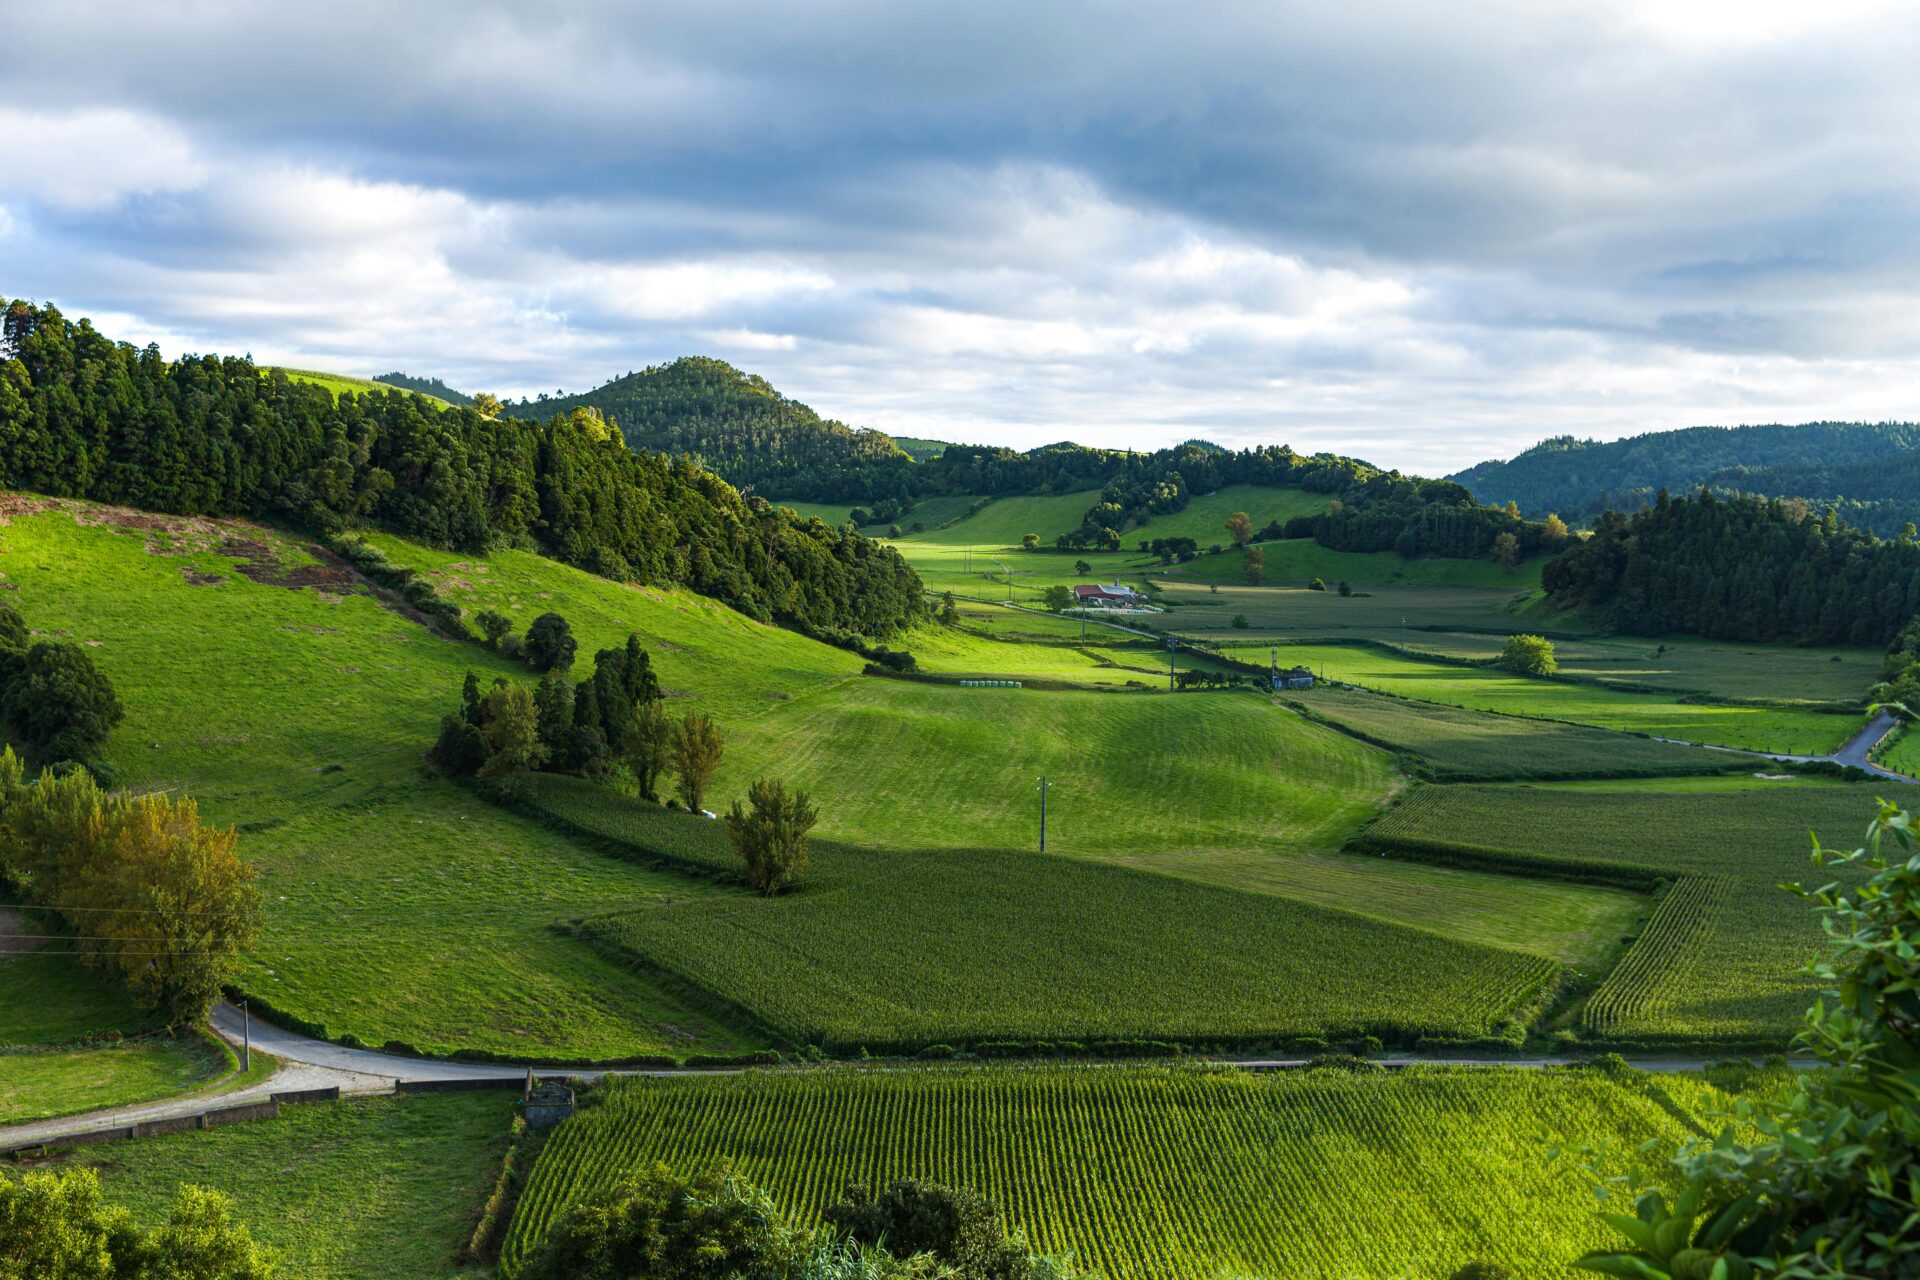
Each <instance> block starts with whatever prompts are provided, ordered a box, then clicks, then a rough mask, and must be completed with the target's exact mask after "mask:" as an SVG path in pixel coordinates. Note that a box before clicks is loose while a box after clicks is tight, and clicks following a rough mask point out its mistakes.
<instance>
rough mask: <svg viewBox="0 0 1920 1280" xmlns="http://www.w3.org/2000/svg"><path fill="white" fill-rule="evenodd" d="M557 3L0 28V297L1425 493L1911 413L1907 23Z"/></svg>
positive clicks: (1366, 8)
mask: <svg viewBox="0 0 1920 1280" xmlns="http://www.w3.org/2000/svg"><path fill="white" fill-rule="evenodd" d="M562 7H563V8H564V9H565V10H566V14H565V15H564V16H553V15H551V14H549V13H547V12H546V11H545V10H546V9H547V8H548V7H547V6H543V5H529V4H515V5H511V6H498V7H496V6H493V5H490V4H482V3H444V4H441V3H419V2H417V0H408V3H404V4H397V3H394V2H393V0H383V2H382V3H357V2H355V0H345V2H336V3H329V4H326V5H290V4H286V3H282V2H280V0H266V2H262V3H251V4H250V3H235V2H231V0H182V2H181V3H174V4H165V5H156V4H132V3H118V4H101V3H89V2H88V0H61V3H58V4H29V3H26V2H25V0H0V33H4V34H3V35H0V296H7V295H12V296H27V297H31V298H34V299H37V300H44V301H51V302H54V303H56V304H57V305H59V306H60V307H61V308H62V309H63V310H65V311H67V312H68V313H69V314H71V315H88V316H91V317H93V319H94V320H95V322H96V323H97V324H98V325H100V326H101V327H102V328H103V329H106V330H108V331H109V332H111V333H114V334H116V335H118V336H124V337H127V338H129V339H133V340H137V341H141V342H145V341H149V340H151V341H157V342H158V343H159V344H160V345H161V347H162V349H163V350H165V351H167V352H168V354H177V353H179V352H183V351H207V350H217V351H251V352H253V354H254V355H255V357H256V358H258V359H261V360H263V361H275V362H282V363H291V364H298V365H302V366H306V367H322V368H328V369H335V370H340V371H343V372H352V373H359V374H374V373H379V372H382V371H384V370H386V369H390V368H396V367H397V368H401V369H404V370H407V371H409V372H414V373H418V374H422V375H427V376H432V375H438V376H442V377H444V378H446V379H447V381H448V382H449V383H451V384H452V385H454V386H457V387H461V388H464V389H468V390H492V391H494V392H496V393H498V394H501V395H503V396H504V395H519V394H525V393H535V392H538V391H541V390H558V389H561V388H565V389H568V390H580V389H584V388H586V387H588V386H592V385H595V384H597V383H599V382H601V381H604V380H605V379H606V378H608V377H610V376H614V375H617V374H620V373H624V372H627V371H628V370H632V369H639V368H643V367H645V366H646V365H649V364H653V363H657V362H660V361H663V360H667V359H671V358H672V357H674V356H676V355H680V354H684V353H689V352H701V353H708V354H713V355H717V356H720V357H722V358H724V359H727V360H730V361H732V362H734V363H736V364H738V365H741V366H743V367H745V368H749V369H752V370H755V371H758V372H761V373H764V374H765V375H766V376H767V377H769V378H770V379H772V381H773V382H774V384H775V385H777V386H779V387H780V388H781V389H783V390H784V391H786V392H787V393H788V394H790V395H793V396H795V397H797V398H800V399H803V400H806V401H807V402H809V403H811V404H812V405H814V407H815V408H817V409H819V410H820V411H821V412H823V413H826V414H829V415H831V416H835V417H839V418H842V419H844V420H846V421H848V422H852V423H855V424H857V425H865V426H876V427H880V428H883V429H886V430H888V431H892V432H894V433H896V434H906V435H929V436H936V437H945V438H952V439H965V440H978V441H990V442H995V443H1006V444H1015V445H1033V444H1040V443H1045V442H1048V441H1052V440H1057V439H1062V438H1072V439H1077V440H1081V441H1085V442H1088V443H1102V444H1114V445H1135V446H1154V445H1159V444H1164V443H1169V442H1172V441H1176V440H1179V439H1184V438H1187V437H1189V436H1194V435H1204V436H1207V437H1209V438H1212V439H1215V440H1220V441H1222V442H1226V443H1233V444H1240V443H1257V442H1282V441H1285V442H1290V443H1292V444H1293V445H1294V446H1295V447H1296V448H1301V449H1322V448H1329V449H1336V450H1339V451H1342V452H1348V453H1354V454H1359V455H1361V456H1366V457H1370V458H1373V459H1376V460H1378V461H1381V462H1384V463H1388V464H1392V465H1399V466H1403V467H1407V468H1409V469H1415V470H1423V471H1429V472H1440V471H1447V470H1452V469H1454V468H1456V467H1458V466H1463V465H1466V464H1468V463H1470V462H1473V461H1476V460H1478V459H1480V458H1482V457H1488V456H1506V455H1510V454H1511V453H1513V452H1515V451H1517V450H1518V449H1520V448H1523V447H1525V446H1526V445H1527V444H1530V443H1532V442H1533V441H1534V440H1537V439H1538V438H1540V437H1542V436H1546V435H1553V434H1559V433H1562V432H1572V433H1575V434H1581V435H1596V436H1617V435H1624V434H1630V433H1633V432H1637V431H1644V430H1655V429H1662V428H1667V427H1675V426H1686V425H1693V424H1698V423H1733V422H1743V421H1801V420H1806V419H1812V418H1823V417H1825V418H1862V419H1880V418H1890V417H1898V418H1908V419H1911V418H1914V417H1916V416H1920V363H1917V362H1916V359H1915V357H1916V355H1920V306H1916V305H1915V303H1916V300H1917V296H1920V76H1917V75H1916V74H1915V72H1914V68H1915V67H1916V66H1920V15H1916V14H1915V12H1914V11H1913V8H1912V6H1904V7H1903V6H1898V5H1892V4H1881V3H1876V2H1874V0H1864V2H1862V0H1820V3H1817V4H1810V3H1806V2H1805V0H1791V2H1787V0H1743V2H1741V3H1731V2H1727V3H1706V4H1693V5H1689V4H1686V3H1683V2H1679V0H1644V2H1635V3H1625V4H1618V5H1601V4H1582V5H1560V4H1554V3H1549V2H1547V0H1527V2H1525V3H1514V4H1472V3H1467V4H1433V3H1430V0H1422V2H1420V3H1408V4H1385V3H1358V2H1356V0H1345V2H1344V3H1332V4H1324V5H1322V4H1293V3H1286V2H1284V0H1266V2H1264V3H1249V4H1231V3H1207V4H1198V5H1183V4H1168V3H1166V2H1165V0H1151V2H1148V3H1138V4H1135V3H1052V2H1049V0H1020V2H1017V3H1006V4H1002V3H997V2H995V0H970V3H968V4H965V5H958V4H953V5H941V6H932V5H922V4H912V3H904V2H902V0H876V2H873V3H841V2H839V0H808V2H807V3H804V4H794V3H790V2H789V3H779V4H773V3H764V4H762V3H733V2H731V0H705V2H703V3H700V4H697V5H692V4H689V5H678V4H666V3H648V4H614V3H581V4H570V5H565V6H562ZM1903 8H1904V9H1905V12H1903V11H1902V10H1903Z"/></svg>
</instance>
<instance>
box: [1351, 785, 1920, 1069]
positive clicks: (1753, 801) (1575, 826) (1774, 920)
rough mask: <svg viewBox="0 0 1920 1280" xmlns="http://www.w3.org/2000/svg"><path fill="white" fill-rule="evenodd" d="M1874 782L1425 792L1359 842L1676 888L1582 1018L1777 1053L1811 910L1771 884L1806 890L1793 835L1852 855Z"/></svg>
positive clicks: (1813, 929)
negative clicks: (1814, 839) (1848, 850)
mask: <svg viewBox="0 0 1920 1280" xmlns="http://www.w3.org/2000/svg"><path fill="white" fill-rule="evenodd" d="M1912 791H1913V789H1912V788H1910V787H1904V786H1902V785H1900V784H1896V783H1888V782H1885V781H1879V782H1872V783H1838V782H1830V781H1826V780H1822V779H1794V780H1780V781H1768V780H1763V779H1756V778H1753V777H1744V778H1726V779H1713V778H1689V779H1673V780H1646V781H1640V782H1620V783H1610V784H1587V785H1579V784H1572V785H1564V786H1538V785H1536V786H1465V785H1456V786H1446V787H1428V788H1425V789H1423V790H1422V791H1421V792H1420V793H1419V794H1417V795H1415V796H1414V797H1412V798H1411V799H1410V800H1409V801H1408V802H1406V803H1405V804H1402V805H1400V806H1399V807H1398V808H1396V809H1395V810H1394V811H1393V812H1391V813H1389V814H1388V815H1387V816H1386V817H1384V818H1382V819H1381V820H1380V821H1379V822H1378V823H1376V824H1375V825H1374V826H1373V827H1372V829H1371V830H1370V831H1369V833H1368V838H1369V840H1370V842H1371V843H1372V844H1373V845H1374V847H1376V848H1379V849H1382V850H1385V851H1387V852H1389V853H1392V852H1394V851H1396V850H1397V851H1400V852H1402V853H1404V854H1406V855H1407V856H1411V857H1418V858H1421V859H1425V860H1438V861H1447V860H1458V861H1461V862H1464V863H1468V864H1471V865H1475V866H1481V867H1496V866H1497V867H1501V868H1504V869H1508V870H1512V871H1514V872H1517V873H1520V874H1528V873H1532V874H1542V875H1550V876H1571V877H1574V878H1588V877H1596V876H1597V877H1601V878H1611V879H1614V880H1616V881H1619V880H1629V881H1630V880H1631V879H1633V878H1634V877H1645V878H1646V879H1647V880H1648V881H1649V882H1650V883H1654V882H1666V881H1671V882H1675V887H1674V888H1673V889H1672V890H1671V891H1670V892H1668V893H1667V895H1666V896H1665V898H1663V901H1662V905H1661V907H1660V909H1659V910H1658V911H1657V912H1656V913H1655V916H1654V918H1653V919H1652V920H1651V921H1649V924H1648V928H1647V929H1646V930H1645V931H1644V932H1643V933H1642V935H1641V936H1640V938H1639V940H1638V941H1637V942H1635V944H1634V946H1633V947H1632V948H1631V949H1630V950H1629V952H1628V953H1627V956H1626V957H1625V959H1624V960H1623V961H1622V963H1621V964H1620V966H1619V967H1618V970H1617V972H1616V973H1614V974H1613V975H1612V976H1611V977H1610V978H1609V980H1608V981H1607V982H1606V983H1605V984H1604V985H1603V987H1602V989H1601V990H1600V991H1599V992H1597V993H1596V995H1595V998H1594V1003H1595V1005H1596V1006H1597V1007H1596V1008H1593V1009H1590V1010H1589V1012H1588V1015H1587V1016H1588V1018H1589V1025H1590V1026H1591V1027H1592V1028H1593V1029H1595V1030H1598V1031H1602V1032H1604V1033H1606V1034H1607V1035H1608V1036H1611V1037H1615V1038H1618V1039H1623V1040H1638V1041H1675V1042H1677V1041H1690V1042H1699V1041H1716V1040H1717V1041H1720V1042H1722V1043H1728V1044H1747V1045H1756V1046H1776V1047H1784V1046H1785V1045H1786V1044H1787V1042H1788V1040H1789V1039H1790V1038H1791V1037H1792V1035H1793V1034H1794V1032H1795V1031H1797V1030H1798V1028H1799V1024H1800V1018H1801V1015H1802V1014H1803V1013H1804V1012H1805V1010H1806V1008H1807V1006H1808V1005H1809V1004H1810V1003H1811V1002H1812V999H1813V995H1814V992H1815V990H1816V989H1817V984H1816V983H1815V981H1814V980H1813V979H1811V978H1809V977H1808V976H1807V975H1806V973H1805V972H1804V970H1805V967H1806V965H1807V962H1808V961H1810V960H1812V959H1815V958H1816V957H1818V956H1819V955H1820V954H1822V952H1823V950H1824V949H1825V947H1826V943H1825V941H1824V938H1823V935H1822V933H1821V931H1820V926H1819V921H1818V917H1817V916H1816V914H1815V913H1814V911H1813V910H1812V909H1811V908H1809V907H1808V906H1807V904H1806V903H1805V902H1804V901H1802V900H1801V899H1800V898H1798V897H1797V896H1795V895H1793V894H1791V893H1789V892H1787V891H1785V890H1784V889H1782V888H1781V886H1782V885H1783V884H1786V883H1790V882H1794V881H1800V882H1806V883H1810V884H1818V883H1821V882H1823V881H1824V880H1826V879H1828V878H1829V877H1830V875H1831V873H1830V872H1827V871H1822V870H1819V869H1817V868H1815V867H1813V866H1812V865H1811V863H1810V852H1811V844H1810V842H1809V839H1808V832H1809V831H1812V832H1815V833H1817V834H1818V835H1819V836H1820V838H1821V839H1822V841H1823V842H1825V843H1827V844H1829V845H1833V846H1836V847H1840V848H1851V847H1853V846H1854V845H1855V844H1857V843H1858V842H1859V839H1860V836H1861V834H1862V833H1863V832H1864V831H1865V829H1866V827H1867V825H1868V823H1869V822H1870V821H1871V819H1872V817H1873V815H1874V813H1875V802H1876V798H1877V797H1879V796H1881V795H1888V796H1889V798H1892V799H1895V800H1897V801H1900V802H1901V803H1907V804H1911V803H1913V802H1914V801H1915V800H1917V799H1920V796H1915V795H1913V794H1911V793H1912Z"/></svg>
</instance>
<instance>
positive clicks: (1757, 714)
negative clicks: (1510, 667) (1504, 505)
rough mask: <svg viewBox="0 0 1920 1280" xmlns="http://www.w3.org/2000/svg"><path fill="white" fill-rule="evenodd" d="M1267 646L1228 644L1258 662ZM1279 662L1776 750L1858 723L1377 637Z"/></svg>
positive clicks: (1472, 705)
mask: <svg viewBox="0 0 1920 1280" xmlns="http://www.w3.org/2000/svg"><path fill="white" fill-rule="evenodd" d="M1272 648H1273V646H1271V645H1267V646H1251V645H1249V646H1246V647H1244V648H1240V649H1231V648H1230V649H1229V652H1232V653H1233V654H1234V656H1236V657H1239V658H1241V659H1243V660H1245V661H1250V662H1259V663H1264V662H1265V661H1267V659H1268V655H1269V652H1270V651H1271V650H1272ZM1278 648H1279V658H1280V665H1281V666H1283V667H1287V666H1293V665H1295V664H1300V665H1304V666H1308V667H1311V668H1313V670H1314V672H1315V673H1316V674H1320V675H1323V676H1324V677H1325V678H1326V679H1327V680H1330V681H1333V682H1335V683H1338V684H1353V685H1359V686H1361V687H1362V688H1367V689H1375V690H1378V691H1380V692H1382V693H1389V694H1393V695H1395V696H1397V697H1402V698H1414V699H1418V700H1420V701H1423V702H1437V703H1443V704H1445V705H1448V706H1454V707H1464V708H1466V709H1467V710H1470V711H1486V712H1496V713H1499V714H1502V715H1512V716H1534V717H1540V718H1545V719H1551V720H1561V721H1569V722H1572V723H1576V724H1588V725H1593V726H1595V727H1597V728H1601V729H1614V730H1618V731H1621V732H1625V733H1639V734H1649V735H1652V736H1654V737H1661V738H1674V739H1678V740H1681V741H1684V742H1701V743H1707V744H1709V745H1712V746H1721V747H1737V748H1745V749H1748V750H1754V751H1774V752H1781V753H1784V754H1797V755H1824V754H1826V753H1827V752H1830V751H1833V750H1835V749H1837V748H1838V747H1839V746H1841V744H1843V743H1844V742H1846V740H1847V739H1848V738H1849V737H1851V736H1852V735H1853V734H1854V732H1855V731H1856V730H1858V729H1859V727H1860V716H1859V715H1858V714H1857V713H1856V714H1837V713H1830V712H1822V711H1815V710H1809V709H1806V708H1802V707H1795V706H1783V707H1775V706H1761V705H1746V704H1742V705H1726V704H1719V703H1704V702H1689V701H1684V700H1683V698H1684V695H1674V694H1657V693H1630V692H1627V691H1626V690H1622V689H1613V688H1608V687H1606V686H1604V685H1597V684H1585V683H1579V682H1575V681H1571V680H1549V679H1538V678H1535V677H1531V676H1522V675H1517V674H1515V673H1513V672H1511V671H1507V670H1504V669H1502V668H1498V667H1481V666H1465V665H1461V664H1459V663H1446V662H1430V661H1422V660H1421V659H1419V658H1416V657H1412V656H1410V655H1408V654H1407V653H1404V652H1400V651H1396V650H1393V649H1389V648H1385V647H1382V646H1377V645H1328V644H1286V645H1280V646H1279V647H1278Z"/></svg>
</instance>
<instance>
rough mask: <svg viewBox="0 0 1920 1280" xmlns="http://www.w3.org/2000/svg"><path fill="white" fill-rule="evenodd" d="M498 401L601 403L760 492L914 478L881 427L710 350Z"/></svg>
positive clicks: (805, 492) (844, 491)
mask: <svg viewBox="0 0 1920 1280" xmlns="http://www.w3.org/2000/svg"><path fill="white" fill-rule="evenodd" d="M502 408H503V411H504V412H506V413H508V414H510V415H512V416H514V417H520V418H538V419H544V418H547V417H550V416H552V415H553V414H555V413H564V412H567V411H569V410H572V409H574V408H591V409H597V410H598V411H599V412H600V413H601V414H603V415H604V416H605V417H606V418H607V419H608V420H609V421H611V422H612V423H613V424H614V425H615V426H616V427H618V428H619V429H620V432H621V434H622V435H624V436H625V437H626V440H627V443H628V444H629V445H631V446H632V447H634V448H636V449H651V450H653V451H654V452H656V453H673V454H689V455H691V456H692V457H694V458H696V459H698V460H699V461H700V462H701V463H702V464H703V465H705V466H707V467H710V468H712V469H713V470H714V471H716V472H718V473H719V474H721V475H723V476H725V477H726V478H727V480H728V481H729V482H730V483H732V484H733V485H734V486H735V487H737V488H741V489H748V488H751V489H753V490H754V491H755V492H758V493H762V494H772V495H776V496H781V497H800V496H805V497H807V498H809V499H812V500H817V501H821V502H835V501H846V502H872V501H876V500H880V499H885V498H898V497H904V496H905V495H906V494H907V493H909V492H910V491H911V488H912V483H913V482H912V472H913V467H914V458H913V457H912V456H911V455H910V454H908V453H907V451H906V450H904V449H902V448H901V447H900V446H899V445H898V444H896V443H895V442H894V440H893V438H892V437H891V436H888V435H887V434H886V433H885V432H882V431H872V430H866V429H857V428H854V427H849V426H847V425H846V424H845V423H843V422H835V421H833V420H832V419H830V418H822V417H821V416H820V415H819V414H817V413H815V412H814V411H813V410H812V409H811V408H809V407H808V406H806V405H804V404H802V403H800V402H799V401H798V400H789V399H788V398H787V397H786V396H783V395H781V394H780V393H779V392H778V391H776V390H774V388H773V385H772V384H771V383H769V382H768V381H767V380H766V379H765V378H762V377H760V376H759V375H757V374H751V373H745V372H743V371H741V370H739V369H736V368H734V367H733V366H732V365H730V364H728V363H727V362H726V361H724V360H716V359H713V358H712V357H709V356H682V357H681V358H679V359H678V360H674V361H672V362H670V363H668V364H662V365H654V366H653V367H652V368H648V369H642V370H641V371H639V372H638V373H629V374H626V375H625V376H623V377H619V378H615V379H613V380H612V381H610V382H607V383H605V384H604V385H602V386H599V387H596V388H595V389H594V390H592V391H587V392H582V393H581V394H579V395H571V396H541V397H540V398H539V399H537V400H519V401H515V402H512V403H509V404H506V405H504V406H502ZM916 444H937V442H933V441H926V442H919V441H916ZM938 447H942V448H943V447H944V446H938Z"/></svg>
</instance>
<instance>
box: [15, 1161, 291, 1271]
mask: <svg viewBox="0 0 1920 1280" xmlns="http://www.w3.org/2000/svg"><path fill="white" fill-rule="evenodd" d="M276 1271H277V1267H276V1265H275V1261H274V1258H273V1255H272V1254H271V1253H269V1252H268V1251H266V1250H264V1249H262V1248H261V1247H260V1246H258V1245H256V1244H255V1243H254V1242H253V1235H252V1233H251V1232H249V1231H248V1230H247V1228H246V1227H245V1226H244V1225H243V1224H241V1223H238V1222H235V1221H234V1220H233V1201H232V1200H231V1199H229V1198H228V1197H227V1196H225V1195H224V1194H222V1193H221V1192H218V1191H213V1190H210V1189H208V1188H206V1187H196V1186H183V1187H181V1188H180V1190H179V1192H178V1193H177V1195H176V1197H175V1199H174V1202H173V1207H172V1208H171V1209H170V1210H169V1211H168V1213H167V1217H166V1220H165V1221H164V1222H162V1223H161V1224H160V1225H159V1226H157V1227H155V1228H153V1229H152V1230H145V1229H142V1228H141V1227H139V1226H137V1225H136V1224H135V1223H134V1221H133V1219H132V1218H131V1217H130V1216H129V1215H128V1213H127V1211H126V1210H125V1209H120V1208H114V1207H110V1206H108V1205H106V1204H104V1203H102V1201H101V1198H100V1176H99V1174H98V1173H96V1172H95V1171H94V1170H92V1169H86V1168H76V1169H66V1170H62V1171H60V1172H46V1173H36V1172H29V1173H27V1174H25V1175H24V1176H23V1177H22V1178H21V1179H20V1180H19V1181H15V1180H13V1179H12V1178H10V1177H8V1176H7V1174H6V1173H5V1172H0V1276H5V1277H9V1280H12V1278H13V1277H19V1280H272V1277H273V1276H274V1275H275V1274H276Z"/></svg>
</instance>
